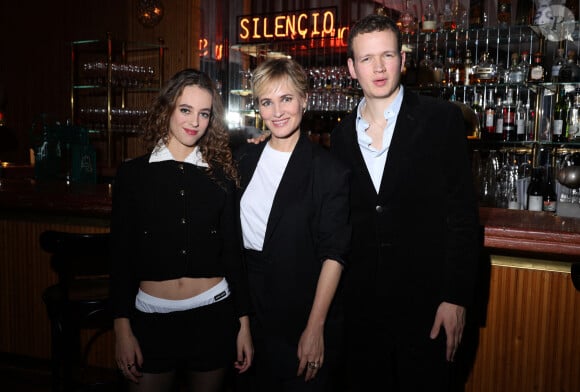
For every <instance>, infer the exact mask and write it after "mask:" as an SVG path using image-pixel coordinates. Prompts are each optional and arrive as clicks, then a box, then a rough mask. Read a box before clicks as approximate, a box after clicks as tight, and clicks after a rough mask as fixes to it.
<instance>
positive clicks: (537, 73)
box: [528, 52, 546, 83]
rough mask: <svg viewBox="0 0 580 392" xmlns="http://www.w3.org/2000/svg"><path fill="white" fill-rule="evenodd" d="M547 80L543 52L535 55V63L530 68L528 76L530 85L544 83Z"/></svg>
mask: <svg viewBox="0 0 580 392" xmlns="http://www.w3.org/2000/svg"><path fill="white" fill-rule="evenodd" d="M545 78H546V68H545V67H544V64H543V54H542V53H541V52H536V53H534V61H533V63H532V66H531V67H530V73H529V76H528V82H529V83H543V82H544V80H545Z"/></svg>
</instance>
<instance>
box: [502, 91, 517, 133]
mask: <svg viewBox="0 0 580 392" xmlns="http://www.w3.org/2000/svg"><path fill="white" fill-rule="evenodd" d="M502 111H503V140H505V141H510V142H512V141H515V140H516V139H517V135H516V105H515V103H514V100H513V90H512V89H508V90H507V92H506V97H505V102H504V104H503V107H502Z"/></svg>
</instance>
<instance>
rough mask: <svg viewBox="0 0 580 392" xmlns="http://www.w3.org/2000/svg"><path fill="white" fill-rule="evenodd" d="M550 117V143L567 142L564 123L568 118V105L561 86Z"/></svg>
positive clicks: (564, 91)
mask: <svg viewBox="0 0 580 392" xmlns="http://www.w3.org/2000/svg"><path fill="white" fill-rule="evenodd" d="M552 116H553V119H552V141H553V142H556V143H561V142H565V141H567V140H568V135H566V129H567V126H566V123H567V116H568V105H567V103H566V90H564V87H563V86H560V87H559V91H558V95H557V97H556V103H555V104H554V110H553V115H552Z"/></svg>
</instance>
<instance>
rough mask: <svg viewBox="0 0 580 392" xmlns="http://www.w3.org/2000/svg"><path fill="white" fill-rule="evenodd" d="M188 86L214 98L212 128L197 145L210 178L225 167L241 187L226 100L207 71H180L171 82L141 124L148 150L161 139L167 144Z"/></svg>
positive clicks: (210, 123) (160, 93)
mask: <svg viewBox="0 0 580 392" xmlns="http://www.w3.org/2000/svg"><path fill="white" fill-rule="evenodd" d="M186 86H198V87H200V88H202V89H204V90H207V91H208V92H209V93H210V94H211V95H212V107H211V118H210V121H209V125H208V127H207V130H206V131H205V134H204V135H203V136H202V137H201V139H199V141H198V142H197V145H198V147H199V150H200V153H201V156H202V157H203V159H204V160H205V162H207V164H208V166H209V168H208V170H209V172H210V175H213V173H214V171H215V170H216V169H217V168H221V170H222V171H223V172H224V174H225V175H226V177H228V178H229V179H231V180H233V181H234V182H235V183H236V185H239V178H238V172H237V169H236V166H235V163H234V159H233V157H232V151H231V148H230V145H229V141H230V135H229V132H228V130H227V128H226V124H225V121H224V106H223V102H222V98H221V96H220V95H219V92H218V90H217V88H216V87H215V84H214V83H213V81H212V80H211V78H210V77H209V76H208V75H207V74H206V73H205V72H202V71H199V70H197V69H193V68H187V69H184V70H182V71H179V72H177V73H176V74H175V75H173V77H171V79H169V80H168V81H167V83H166V84H165V86H164V87H163V88H162V89H161V91H160V92H159V95H158V96H157V97H156V98H155V99H154V101H153V102H152V104H151V106H150V107H149V109H148V111H147V114H146V115H145V116H144V117H143V119H142V121H141V127H142V130H143V143H144V145H145V147H146V148H147V150H148V151H152V150H153V148H154V147H155V146H156V145H157V144H158V143H159V141H160V140H161V141H162V142H163V143H167V141H168V138H169V122H170V119H171V115H172V114H173V111H174V110H175V106H176V103H177V100H178V99H179V97H180V96H181V94H182V93H183V89H184V88H185V87H186Z"/></svg>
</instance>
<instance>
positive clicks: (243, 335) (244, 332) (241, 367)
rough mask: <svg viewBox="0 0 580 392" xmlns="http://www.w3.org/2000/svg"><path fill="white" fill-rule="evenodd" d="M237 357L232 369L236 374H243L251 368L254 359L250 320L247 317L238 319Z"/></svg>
mask: <svg viewBox="0 0 580 392" xmlns="http://www.w3.org/2000/svg"><path fill="white" fill-rule="evenodd" d="M236 343H237V348H238V357H237V360H236V362H235V363H234V367H235V368H236V369H237V370H238V373H244V372H245V371H246V370H248V369H249V368H250V366H252V361H253V359H254V344H253V342H252V334H251V332H250V319H249V317H248V316H242V317H240V330H239V332H238V339H237V342H236Z"/></svg>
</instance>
